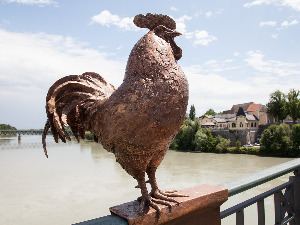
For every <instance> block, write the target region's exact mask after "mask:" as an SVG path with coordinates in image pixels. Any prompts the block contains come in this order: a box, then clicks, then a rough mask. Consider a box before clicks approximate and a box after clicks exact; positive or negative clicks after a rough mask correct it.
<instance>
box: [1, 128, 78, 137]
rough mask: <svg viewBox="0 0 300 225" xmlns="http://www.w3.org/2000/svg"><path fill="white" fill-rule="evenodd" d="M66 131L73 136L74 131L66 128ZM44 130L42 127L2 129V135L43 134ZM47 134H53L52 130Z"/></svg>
mask: <svg viewBox="0 0 300 225" xmlns="http://www.w3.org/2000/svg"><path fill="white" fill-rule="evenodd" d="M66 132H67V133H68V134H69V135H70V136H73V133H72V131H70V130H66ZM42 134H43V130H42V129H38V130H37V129H36V130H34V129H30V130H0V135H42ZM47 134H51V131H50V130H49V131H48V132H47Z"/></svg>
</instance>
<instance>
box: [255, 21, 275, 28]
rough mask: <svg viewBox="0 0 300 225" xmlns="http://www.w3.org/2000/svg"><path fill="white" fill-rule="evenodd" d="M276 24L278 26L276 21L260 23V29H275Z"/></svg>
mask: <svg viewBox="0 0 300 225" xmlns="http://www.w3.org/2000/svg"><path fill="white" fill-rule="evenodd" d="M276 24H277V22H276V21H264V22H260V23H259V26H260V27H264V26H270V27H274V26H276Z"/></svg>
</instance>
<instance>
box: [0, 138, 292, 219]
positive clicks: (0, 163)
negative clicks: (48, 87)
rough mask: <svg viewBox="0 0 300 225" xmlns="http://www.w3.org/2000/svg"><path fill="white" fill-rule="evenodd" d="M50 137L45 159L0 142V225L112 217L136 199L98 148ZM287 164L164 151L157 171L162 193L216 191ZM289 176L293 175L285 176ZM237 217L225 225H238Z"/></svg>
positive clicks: (34, 149)
mask: <svg viewBox="0 0 300 225" xmlns="http://www.w3.org/2000/svg"><path fill="white" fill-rule="evenodd" d="M52 139H53V138H51V136H48V137H47V143H48V154H49V158H48V159H47V158H46V157H45V156H44V152H43V149H42V145H41V136H38V135H36V136H31V135H24V136H22V141H21V143H18V140H17V137H3V136H2V137H0V224H5V225H23V224H24V225H40V224H43V225H53V224H55V225H66V224H72V223H78V222H81V221H85V220H90V219H94V218H97V217H101V216H105V215H108V214H109V210H108V208H109V207H111V206H115V205H119V204H121V203H124V202H128V201H132V200H134V199H136V198H137V197H138V196H139V195H140V191H139V189H135V188H134V187H135V186H136V185H137V182H136V181H135V180H134V179H133V178H132V177H131V176H129V175H128V174H127V173H126V172H125V171H124V170H123V169H122V168H121V166H120V165H119V164H118V163H116V161H115V158H114V155H113V154H112V153H108V152H107V151H106V150H104V149H103V148H102V146H101V145H100V144H96V143H93V142H88V141H82V142H81V143H79V144H78V143H76V142H75V141H72V142H71V143H67V144H63V143H59V144H56V143H54V142H53V140H52ZM289 160H292V159H289V158H273V157H259V156H252V155H232V154H212V153H191V152H178V151H174V150H169V151H168V153H167V155H166V156H165V159H164V160H163V162H162V163H161V165H160V167H159V168H158V171H157V180H158V185H159V187H160V189H162V190H169V189H178V190H181V189H184V188H189V187H192V186H197V185H200V184H220V183H224V182H227V181H231V180H233V179H236V178H239V177H242V176H245V175H248V174H251V173H254V172H256V171H260V170H263V169H266V168H269V167H271V166H274V165H277V164H280V163H284V162H287V161H289ZM290 175H291V174H290ZM288 176H289V175H286V176H283V177H280V178H278V179H276V180H274V181H271V182H268V183H266V184H263V185H260V186H258V187H256V188H254V189H252V190H250V191H246V192H244V193H243V194H239V195H236V196H234V197H231V198H230V199H229V200H228V201H227V202H226V203H225V204H223V206H222V209H226V208H227V207H229V206H231V205H233V204H236V203H239V202H240V201H243V200H245V199H247V198H250V197H253V196H255V195H257V194H259V193H261V192H263V191H266V190H268V189H271V188H272V187H274V186H275V185H276V186H277V185H279V184H281V183H284V182H286V181H287V180H288ZM265 204H266V205H265V208H266V213H267V214H266V219H267V221H266V224H274V212H273V211H274V210H273V208H274V206H273V199H272V197H269V198H268V199H267V200H266V203H265ZM234 221H235V217H234V216H231V217H228V218H225V219H223V220H222V225H233V224H235V222H234ZM256 221H257V215H256V207H255V206H251V207H249V208H247V209H246V210H245V224H247V225H253V224H257V222H256Z"/></svg>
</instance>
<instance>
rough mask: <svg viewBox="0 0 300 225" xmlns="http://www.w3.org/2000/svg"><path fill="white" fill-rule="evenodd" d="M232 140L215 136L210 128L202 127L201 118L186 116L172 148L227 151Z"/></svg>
mask: <svg viewBox="0 0 300 225" xmlns="http://www.w3.org/2000/svg"><path fill="white" fill-rule="evenodd" d="M229 143H230V140H227V139H225V138H222V137H220V136H218V137H216V138H214V137H213V135H212V133H211V131H210V130H209V129H201V128H200V122H199V119H195V120H191V119H189V118H186V119H185V121H184V123H183V125H182V126H181V127H180V130H179V132H178V133H177V134H176V136H175V138H174V140H173V141H172V143H171V145H170V148H173V149H180V150H190V151H195V150H196V151H202V152H226V149H227V147H228V146H229Z"/></svg>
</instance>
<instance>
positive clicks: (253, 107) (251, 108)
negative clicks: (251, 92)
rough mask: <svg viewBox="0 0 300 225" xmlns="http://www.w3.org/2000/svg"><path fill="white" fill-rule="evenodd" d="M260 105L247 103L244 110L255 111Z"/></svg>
mask: <svg viewBox="0 0 300 225" xmlns="http://www.w3.org/2000/svg"><path fill="white" fill-rule="evenodd" d="M260 107H261V104H251V105H249V107H248V109H247V110H246V111H247V112H255V111H258V110H259V108H260Z"/></svg>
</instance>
